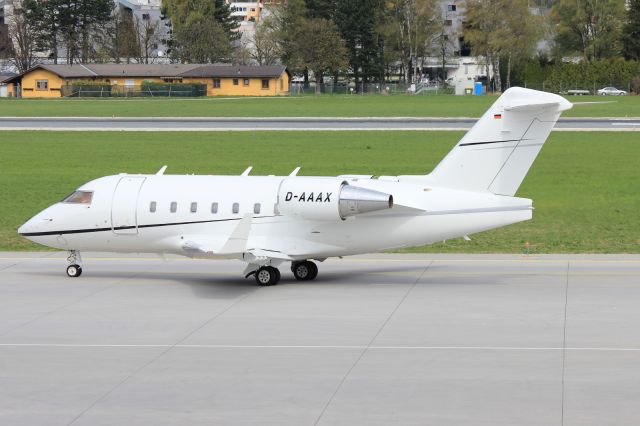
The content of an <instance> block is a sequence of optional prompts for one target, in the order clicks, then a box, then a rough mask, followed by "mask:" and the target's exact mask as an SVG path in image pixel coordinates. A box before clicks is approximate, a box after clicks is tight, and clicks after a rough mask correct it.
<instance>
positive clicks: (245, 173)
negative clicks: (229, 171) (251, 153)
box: [240, 166, 253, 176]
mask: <svg viewBox="0 0 640 426" xmlns="http://www.w3.org/2000/svg"><path fill="white" fill-rule="evenodd" d="M251 169H253V166H249V167H247V168H246V169H245V171H244V172H242V174H241V175H240V176H249V173H251Z"/></svg>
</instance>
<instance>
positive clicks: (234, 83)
mask: <svg viewBox="0 0 640 426" xmlns="http://www.w3.org/2000/svg"><path fill="white" fill-rule="evenodd" d="M233 85H234V86H237V85H238V79H237V78H234V79H233Z"/></svg>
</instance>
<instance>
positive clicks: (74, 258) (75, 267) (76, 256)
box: [67, 250, 82, 278]
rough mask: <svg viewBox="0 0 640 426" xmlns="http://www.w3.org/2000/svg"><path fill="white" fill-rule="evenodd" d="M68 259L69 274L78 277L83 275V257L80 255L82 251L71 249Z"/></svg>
mask: <svg viewBox="0 0 640 426" xmlns="http://www.w3.org/2000/svg"><path fill="white" fill-rule="evenodd" d="M67 261H68V262H69V263H70V265H69V266H67V275H68V276H70V277H71V278H76V277H79V276H80V275H82V266H80V265H81V264H82V258H81V257H80V252H79V251H77V250H71V251H70V252H69V257H67Z"/></svg>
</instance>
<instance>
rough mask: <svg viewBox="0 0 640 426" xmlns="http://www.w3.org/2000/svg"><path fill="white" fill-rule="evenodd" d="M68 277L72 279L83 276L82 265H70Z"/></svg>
mask: <svg viewBox="0 0 640 426" xmlns="http://www.w3.org/2000/svg"><path fill="white" fill-rule="evenodd" d="M67 275H68V276H69V277H71V278H77V277H79V276H80V275H82V268H81V267H80V265H75V264H74V265H69V266H67Z"/></svg>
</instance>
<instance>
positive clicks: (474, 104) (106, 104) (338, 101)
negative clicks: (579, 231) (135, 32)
mask: <svg viewBox="0 0 640 426" xmlns="http://www.w3.org/2000/svg"><path fill="white" fill-rule="evenodd" d="M495 99H496V97H495V96H452V95H431V96H407V95H389V96H385V95H366V96H360V95H333V96H332V95H323V96H291V97H278V98H259V99H256V98H215V97H211V98H187V99H176V98H173V99H168V98H163V99H157V98H156V99H151V98H131V99H122V98H120V99H4V98H0V116H21V117H26V116H35V117H46V116H51V117H53V116H66V117H81V116H85V117H91V116H95V117H112V116H115V117H141V116H150V117H391V116H396V117H479V116H480V115H482V113H483V112H484V111H485V110H486V109H487V107H488V106H489V105H490V104H491V103H492V102H493V101H494V100H495ZM568 99H569V100H571V101H572V102H593V101H596V102H603V101H605V102H612V103H604V104H592V105H583V106H579V107H576V108H573V109H572V110H570V111H567V112H566V113H565V114H564V116H565V117H640V96H618V97H612V96H610V97H604V96H572V97H569V98H568Z"/></svg>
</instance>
